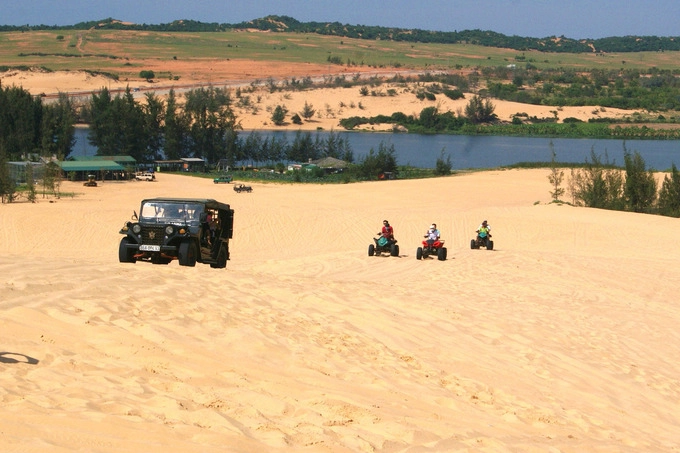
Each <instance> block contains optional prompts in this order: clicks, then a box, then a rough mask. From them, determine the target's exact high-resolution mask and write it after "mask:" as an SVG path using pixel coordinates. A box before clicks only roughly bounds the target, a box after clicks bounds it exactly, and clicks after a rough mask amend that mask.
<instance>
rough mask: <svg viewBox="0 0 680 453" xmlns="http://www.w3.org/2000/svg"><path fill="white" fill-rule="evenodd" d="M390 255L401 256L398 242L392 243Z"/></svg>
mask: <svg viewBox="0 0 680 453" xmlns="http://www.w3.org/2000/svg"><path fill="white" fill-rule="evenodd" d="M390 255H392V256H399V246H398V245H397V244H392V245H391V246H390Z"/></svg>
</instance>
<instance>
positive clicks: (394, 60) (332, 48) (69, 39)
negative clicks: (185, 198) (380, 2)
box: [0, 30, 680, 77]
mask: <svg viewBox="0 0 680 453" xmlns="http://www.w3.org/2000/svg"><path fill="white" fill-rule="evenodd" d="M149 59H153V60H159V61H163V60H172V59H178V60H183V61H194V60H195V61H197V62H198V61H202V60H211V59H222V60H227V59H252V60H260V61H283V62H289V63H315V64H329V66H330V65H343V66H348V65H349V66H350V67H352V66H371V67H379V68H395V67H397V68H406V69H408V68H413V69H423V68H428V69H446V68H458V69H464V68H474V67H483V66H506V65H509V64H516V65H517V66H523V65H527V64H531V65H532V66H534V67H536V68H539V69H545V68H579V69H584V70H591V69H607V70H609V69H615V70H616V69H633V68H636V69H648V68H651V67H656V68H658V69H675V68H677V61H678V60H679V59H680V52H634V53H631V52H627V53H620V54H569V53H548V52H537V51H526V52H518V51H515V50H510V49H500V48H491V47H483V46H478V45H469V44H424V43H416V44H414V43H406V42H394V41H370V40H365V39H351V38H339V37H335V36H321V35H316V34H301V33H268V32H244V31H225V32H201V33H190V32H187V33H172V32H156V31H130V30H86V31H83V30H49V31H44V30H42V31H27V32H3V33H0V67H17V66H41V67H45V68H47V69H50V70H65V69H83V70H91V71H102V72H110V73H115V74H118V75H119V76H121V77H125V76H127V75H131V74H137V73H138V72H139V70H140V69H142V68H143V66H144V61H145V60H149Z"/></svg>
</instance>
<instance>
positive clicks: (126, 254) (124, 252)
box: [118, 238, 137, 263]
mask: <svg viewBox="0 0 680 453" xmlns="http://www.w3.org/2000/svg"><path fill="white" fill-rule="evenodd" d="M129 243H130V239H129V238H122V239H121V240H120V245H119V246H118V261H120V262H121V263H134V262H136V261H137V259H136V258H135V251H134V250H133V249H130V248H128V247H127V245H128V244H129Z"/></svg>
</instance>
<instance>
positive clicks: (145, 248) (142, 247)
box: [139, 244, 161, 252]
mask: <svg viewBox="0 0 680 453" xmlns="http://www.w3.org/2000/svg"><path fill="white" fill-rule="evenodd" d="M139 250H141V251H143V252H160V251H161V246H160V245H145V244H142V245H140V246H139Z"/></svg>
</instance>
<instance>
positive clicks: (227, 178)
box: [213, 175, 234, 184]
mask: <svg viewBox="0 0 680 453" xmlns="http://www.w3.org/2000/svg"><path fill="white" fill-rule="evenodd" d="M233 179H234V178H232V176H231V175H223V176H218V177H217V178H215V179H213V182H214V183H215V184H220V183H223V182H224V183H227V184H229V183H230V182H231V181H232V180H233Z"/></svg>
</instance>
